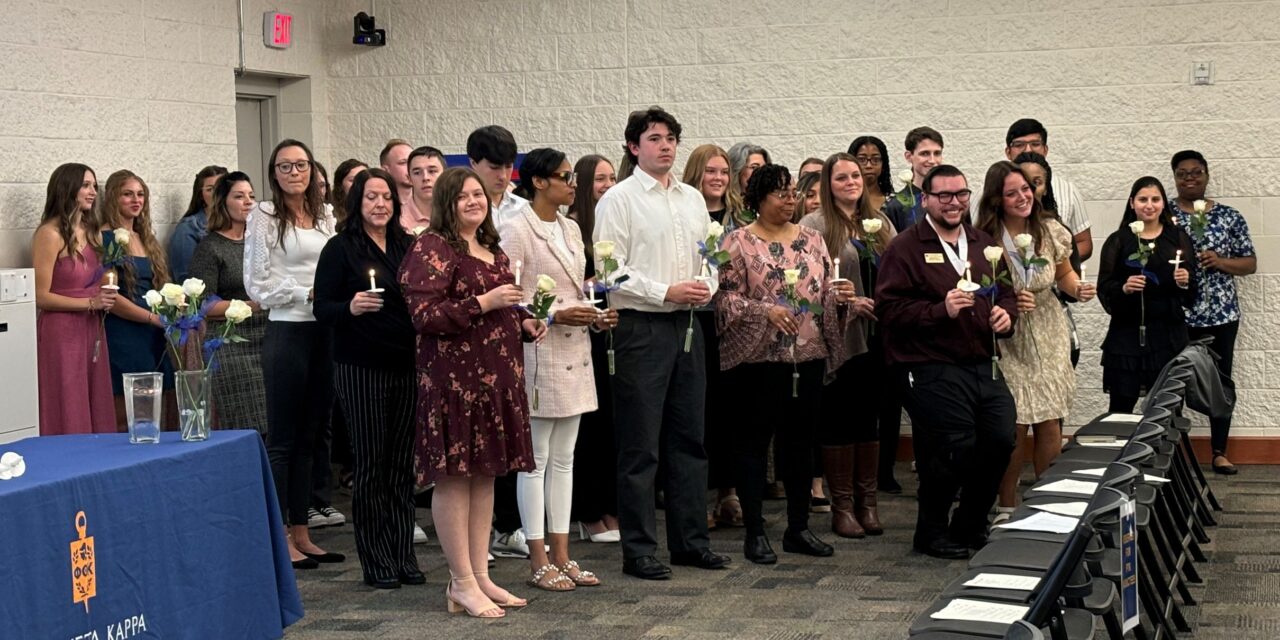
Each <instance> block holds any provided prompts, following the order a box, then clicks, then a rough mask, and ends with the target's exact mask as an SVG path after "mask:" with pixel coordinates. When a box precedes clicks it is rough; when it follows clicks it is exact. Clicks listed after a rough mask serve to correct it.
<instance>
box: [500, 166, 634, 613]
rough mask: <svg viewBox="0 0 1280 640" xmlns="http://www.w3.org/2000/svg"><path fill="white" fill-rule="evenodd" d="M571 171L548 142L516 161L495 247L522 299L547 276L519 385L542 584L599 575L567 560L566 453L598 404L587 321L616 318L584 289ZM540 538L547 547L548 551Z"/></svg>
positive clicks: (524, 492) (582, 583) (532, 536)
mask: <svg viewBox="0 0 1280 640" xmlns="http://www.w3.org/2000/svg"><path fill="white" fill-rule="evenodd" d="M576 179H577V176H576V174H575V173H574V172H573V169H572V167H571V166H570V165H569V160H568V159H567V158H565V155H564V153H563V152H561V151H557V150H555V149H545V148H544V149H534V150H533V151H530V152H529V153H528V155H526V156H525V157H524V161H523V162H522V163H521V164H520V186H519V187H518V188H517V189H516V191H517V194H518V195H520V196H521V197H522V198H525V199H527V200H528V201H529V204H528V205H527V206H525V207H524V209H523V210H522V211H521V213H520V215H518V216H517V217H516V218H514V219H513V220H511V222H510V223H508V224H507V225H506V226H505V227H504V230H503V233H504V236H503V238H502V239H501V243H502V250H503V251H505V252H506V254H507V257H508V258H510V259H511V261H512V262H513V263H514V264H518V265H520V267H519V268H517V269H516V272H517V273H518V274H520V275H519V278H520V280H519V281H518V282H517V283H516V284H517V285H519V286H520V287H521V288H522V289H523V290H524V291H525V292H526V294H525V297H524V301H525V303H526V304H528V303H531V302H532V300H533V296H534V292H536V291H538V290H539V288H540V287H543V286H545V284H546V283H545V282H544V280H543V278H544V277H550V278H551V280H553V281H554V282H553V283H552V285H551V289H550V291H549V293H550V294H551V295H552V296H554V302H552V303H551V313H550V315H549V317H548V319H549V323H548V324H549V328H548V330H547V336H546V338H545V339H543V341H542V344H540V345H527V346H526V347H525V354H524V361H525V390H526V392H527V394H528V396H529V405H530V407H531V411H530V417H529V427H530V432H531V435H532V437H533V462H534V470H533V471H527V472H526V471H521V472H520V473H519V475H517V476H516V496H517V502H518V503H519V505H520V520H521V522H522V523H523V524H524V531H525V537H526V538H527V539H528V540H529V562H530V565H531V566H530V571H531V573H532V576H531V577H530V578H529V585H530V586H533V587H537V588H539V589H545V590H547V591H572V590H573V589H575V588H577V587H594V586H596V585H598V584H600V580H599V579H598V578H596V577H595V574H593V573H591V572H590V571H584V570H583V569H581V568H580V567H579V566H578V563H577V562H574V561H573V560H570V559H569V516H570V512H571V509H572V504H573V451H574V446H575V444H576V443H577V440H578V424H579V422H580V420H581V418H582V414H584V413H587V412H589V411H594V410H595V409H596V391H595V380H594V378H593V375H592V366H591V338H590V336H589V335H588V333H587V332H588V330H589V329H596V330H603V329H609V328H612V327H614V326H616V325H617V323H618V315H617V312H616V311H613V310H608V311H602V310H601V309H600V308H599V307H598V306H596V305H595V304H593V302H592V300H593V299H598V297H597V296H593V295H591V294H590V293H589V287H590V286H591V285H590V284H589V283H588V282H587V281H586V275H587V273H586V272H587V261H586V253H585V252H584V247H583V240H582V232H581V231H580V230H579V229H578V225H577V224H575V223H574V222H573V221H572V220H570V219H568V218H566V217H564V216H563V215H561V214H560V212H559V211H560V207H565V206H568V205H570V204H572V203H573V199H574V195H575V193H574V185H575V183H576ZM543 540H546V541H547V542H549V543H550V546H551V556H550V557H548V556H547V551H546V545H545V544H544V543H543Z"/></svg>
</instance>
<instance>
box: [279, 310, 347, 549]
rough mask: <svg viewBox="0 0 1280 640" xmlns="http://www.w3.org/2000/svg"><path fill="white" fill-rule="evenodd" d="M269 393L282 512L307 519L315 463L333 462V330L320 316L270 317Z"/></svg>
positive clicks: (293, 519) (300, 521)
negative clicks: (330, 434) (309, 318)
mask: <svg viewBox="0 0 1280 640" xmlns="http://www.w3.org/2000/svg"><path fill="white" fill-rule="evenodd" d="M262 383H263V388H264V389H265V391H266V394H267V457H268V458H269V459H270V461H271V475H272V476H274V478H275V482H276V495H277V496H278V497H279V499H280V512H281V513H283V514H285V518H286V520H287V521H288V523H289V524H291V525H305V524H307V507H309V506H311V499H312V488H313V486H314V484H315V478H316V476H317V473H316V469H315V465H316V464H323V465H324V466H326V467H327V466H328V465H329V458H328V446H327V438H328V433H327V432H328V430H329V414H330V411H331V410H332V407H333V334H332V332H331V331H330V330H329V329H328V328H327V327H325V326H324V325H321V324H320V323H319V322H272V321H268V322H267V332H266V336H265V337H264V338H263V340H262Z"/></svg>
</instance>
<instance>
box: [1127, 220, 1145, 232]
mask: <svg viewBox="0 0 1280 640" xmlns="http://www.w3.org/2000/svg"><path fill="white" fill-rule="evenodd" d="M1145 228H1147V223H1145V222H1143V221H1141V220H1134V221H1133V222H1130V223H1129V230H1130V231H1132V232H1133V233H1134V235H1137V234H1140V233H1142V230H1143V229H1145Z"/></svg>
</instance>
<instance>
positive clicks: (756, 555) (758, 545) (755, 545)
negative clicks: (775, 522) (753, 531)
mask: <svg viewBox="0 0 1280 640" xmlns="http://www.w3.org/2000/svg"><path fill="white" fill-rule="evenodd" d="M742 555H744V556H746V557H747V559H748V560H750V561H752V562H754V563H756V564H776V563H777V562H778V554H776V553H774V552H773V547H772V546H770V545H769V538H768V537H766V536H747V539H746V540H743V541H742Z"/></svg>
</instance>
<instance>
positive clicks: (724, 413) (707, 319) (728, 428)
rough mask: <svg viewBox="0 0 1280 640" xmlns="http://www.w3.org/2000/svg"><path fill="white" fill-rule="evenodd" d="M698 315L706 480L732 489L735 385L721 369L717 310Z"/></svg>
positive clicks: (735, 477) (735, 475) (735, 472)
mask: <svg viewBox="0 0 1280 640" xmlns="http://www.w3.org/2000/svg"><path fill="white" fill-rule="evenodd" d="M695 316H696V317H697V319H698V324H699V325H700V326H701V328H702V340H703V353H704V354H705V356H704V357H705V360H706V367H705V371H706V378H707V399H706V411H705V414H706V417H705V418H704V424H705V431H706V439H705V441H706V450H707V483H708V484H709V485H710V487H709V488H712V489H729V488H731V487H733V486H735V484H734V483H736V482H737V470H736V469H735V467H734V452H733V440H734V437H735V436H736V434H735V432H734V424H735V422H736V421H735V420H734V418H735V416H734V415H733V414H732V413H731V412H730V411H729V410H728V405H730V404H733V403H731V402H730V401H727V400H726V399H725V393H726V391H727V390H728V389H731V388H732V387H731V386H729V384H728V383H727V381H726V375H725V372H722V371H720V338H719V336H717V335H716V313H715V311H712V310H700V311H698V312H697V313H696V314H695Z"/></svg>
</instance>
